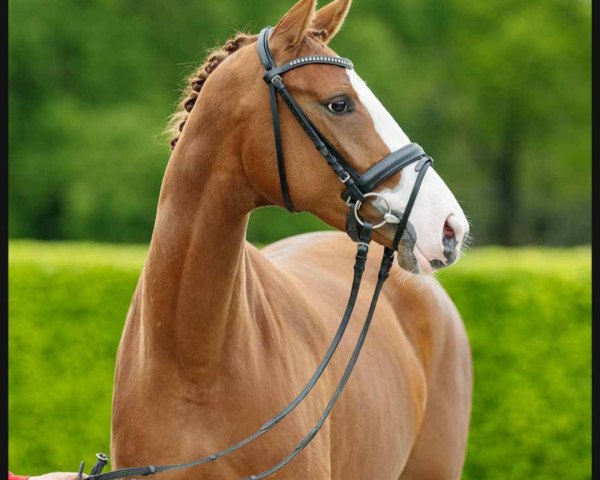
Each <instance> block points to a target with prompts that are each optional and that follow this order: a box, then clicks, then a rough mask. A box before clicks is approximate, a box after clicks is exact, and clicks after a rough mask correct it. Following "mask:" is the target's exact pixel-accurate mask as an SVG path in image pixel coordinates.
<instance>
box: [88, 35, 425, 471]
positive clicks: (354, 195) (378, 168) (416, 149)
mask: <svg viewBox="0 0 600 480" xmlns="http://www.w3.org/2000/svg"><path fill="white" fill-rule="evenodd" d="M270 31H271V27H266V28H264V29H263V30H262V31H261V32H260V34H259V37H258V55H259V57H260V61H261V63H262V65H263V67H264V70H265V74H264V76H263V79H264V81H265V82H266V83H267V85H268V89H269V98H270V104H271V116H272V121H273V131H274V136H275V149H276V153H277V167H278V170H279V181H280V184H281V193H282V197H283V203H284V205H285V206H286V208H287V209H288V210H289V211H291V212H295V210H294V207H293V204H292V200H291V197H290V192H289V188H288V183H287V177H286V171H285V163H284V157H283V146H282V143H281V125H280V121H279V109H278V105H277V94H279V96H280V97H281V98H282V99H283V100H284V102H285V103H286V105H287V106H288V108H289V109H290V110H291V112H292V113H293V114H294V117H295V118H296V120H297V121H298V123H299V124H300V125H301V126H302V128H303V129H304V131H305V132H306V134H307V135H308V137H309V138H310V139H311V141H312V142H313V143H314V145H315V147H316V148H317V150H318V151H319V153H320V154H321V155H322V156H323V157H324V158H325V160H326V161H327V164H328V165H329V166H330V167H331V169H332V170H333V171H334V173H335V174H336V175H337V177H338V178H339V179H340V181H341V182H342V183H343V184H344V185H345V187H346V188H345V189H344V191H343V192H342V195H341V197H342V199H343V200H344V201H345V202H346V204H347V205H348V215H347V220H346V231H347V233H348V235H349V236H350V237H351V238H352V240H354V241H355V242H357V252H356V256H355V263H354V276H353V279H352V288H351V290H350V296H349V298H348V303H347V305H346V309H345V311H344V315H343V317H342V320H341V322H340V325H339V327H338V329H337V331H336V333H335V335H334V337H333V339H332V341H331V343H330V345H329V347H328V348H327V351H326V352H325V355H324V356H323V359H322V360H321V362H320V363H319V365H318V366H317V368H316V370H315V372H314V373H313V375H312V376H311V378H310V379H309V381H308V383H307V384H306V385H305V386H304V388H303V389H302V390H301V391H300V393H298V395H297V396H296V397H295V398H294V399H293V400H292V401H291V402H290V403H289V404H288V405H287V406H286V407H285V408H284V409H283V410H281V411H280V412H279V413H277V414H276V415H275V416H273V417H272V418H271V419H270V420H269V421H267V422H266V423H265V424H263V425H262V426H261V427H260V428H259V429H258V430H257V431H255V432H254V433H252V434H251V435H249V436H248V437H246V438H244V439H243V440H241V441H239V442H238V443H236V444H234V445H231V446H230V447H228V448H226V449H224V450H220V451H218V452H215V453H213V454H212V455H208V456H206V457H203V458H200V459H197V460H194V461H191V462H187V463H180V464H175V465H163V466H154V465H149V466H145V467H132V468H125V469H122V470H116V471H112V472H108V473H101V472H102V469H103V468H104V466H105V465H106V464H107V463H108V457H107V456H106V455H105V454H102V453H99V454H97V458H98V461H97V462H96V464H95V465H94V467H93V468H92V471H91V472H90V475H89V479H90V480H116V479H119V478H128V477H136V476H147V475H153V474H156V473H160V472H166V471H172V470H180V469H184V468H189V467H193V466H197V465H202V464H204V463H209V462H213V461H215V460H217V459H219V458H222V457H224V456H226V455H229V454H230V453H232V452H234V451H236V450H238V449H239V448H241V447H243V446H244V445H246V444H248V443H250V442H251V441H253V440H255V439H256V438H258V437H260V436H261V435H263V434H264V433H266V432H268V431H269V430H271V429H272V428H273V427H275V425H277V424H278V423H279V422H280V421H281V420H283V419H284V418H285V417H286V416H287V415H288V414H289V413H290V412H291V411H292V410H294V409H295V408H296V407H297V406H298V405H299V404H300V403H301V402H302V401H303V400H304V398H305V397H306V396H307V395H308V393H309V392H310V391H311V390H312V389H313V387H314V386H315V384H316V383H317V381H318V380H319V378H320V377H321V375H322V374H323V372H324V371H325V368H326V367H327V365H328V364H329V361H330V360H331V358H332V356H333V354H334V353H335V351H336V349H337V347H338V345H339V343H340V341H341V339H342V337H343V336H344V333H345V331H346V327H347V326H348V322H349V321H350V317H351V315H352V312H353V310H354V305H355V304H356V299H357V297H358V292H359V290H360V284H361V281H362V276H363V273H364V271H365V266H366V261H367V255H368V252H369V244H370V242H371V235H372V231H373V229H375V228H379V227H381V226H383V225H384V224H385V223H387V221H388V219H389V218H390V217H389V215H392V216H394V215H393V214H392V212H391V209H390V207H389V204H388V203H387V201H386V200H385V199H384V198H383V197H382V196H381V195H380V194H378V193H376V192H373V189H374V188H375V187H376V186H377V185H379V184H380V183H381V182H383V181H384V180H386V179H387V178H389V177H390V176H392V175H393V174H395V173H397V172H399V171H400V170H402V169H403V168H405V167H407V166H408V165H411V164H413V163H416V166H415V170H416V171H417V172H418V174H417V178H416V180H415V183H414V186H413V189H412V192H411V194H410V196H409V199H408V202H407V204H406V207H405V209H404V213H403V214H402V218H401V219H400V220H399V223H398V228H397V230H396V234H395V235H394V240H393V242H392V248H389V247H385V248H384V252H383V258H382V260H381V266H380V268H379V273H378V276H377V283H376V285H375V289H374V292H373V297H372V299H371V304H370V307H369V311H368V313H367V316H366V318H365V321H364V324H363V326H362V329H361V331H360V334H359V337H358V339H357V341H356V344H355V346H354V349H353V351H352V355H351V356H350V359H349V360H348V363H347V364H346V368H345V370H344V373H343V374H342V377H341V379H340V380H339V382H338V385H337V386H336V389H335V391H334V393H333V395H332V396H331V398H330V399H329V402H328V403H327V405H326V407H325V409H324V410H323V413H322V414H321V416H320V417H319V420H318V421H317V423H316V424H315V425H314V427H313V428H312V429H310V431H309V432H308V433H307V434H306V435H305V436H304V438H302V439H301V440H300V441H299V442H298V444H297V445H296V447H295V448H294V450H293V451H292V452H290V453H289V454H288V455H287V456H286V457H284V458H283V459H281V460H280V461H279V462H278V463H276V464H275V465H274V466H272V467H271V468H269V469H267V470H264V471H262V472H260V473H257V474H255V475H250V476H248V477H245V478H244V479H243V480H259V479H262V478H265V477H267V476H269V475H271V474H273V473H275V472H277V471H278V470H280V469H281V468H283V467H284V466H285V465H287V464H288V463H289V462H290V461H292V460H293V459H294V458H295V457H296V456H297V455H298V454H299V453H300V452H301V451H302V450H303V449H304V448H305V447H306V446H307V445H308V444H309V443H310V442H311V441H312V439H313V438H314V437H315V435H316V434H317V433H318V432H319V430H320V429H321V427H322V426H323V424H324V423H325V421H326V420H327V417H328V416H329V414H330V412H331V410H332V409H333V407H334V405H335V403H336V402H337V400H338V398H339V396H340V395H341V393H342V391H343V390H344V387H345V386H346V383H347V382H348V379H349V378H350V374H351V373H352V370H353V369H354V366H355V364H356V361H357V360H358V356H359V354H360V351H361V349H362V346H363V344H364V341H365V339H366V336H367V333H368V330H369V327H370V325H371V320H372V318H373V314H374V313H375V307H376V305H377V301H378V299H379V295H380V293H381V290H382V288H383V284H384V282H385V280H386V279H387V277H388V276H389V272H390V269H391V267H392V264H393V260H394V252H395V251H396V250H397V248H398V245H399V243H400V241H401V239H402V236H403V234H404V231H405V230H406V226H407V224H408V218H409V216H410V212H411V211H412V208H413V206H414V203H415V200H416V198H417V194H418V192H419V189H420V187H421V183H422V181H423V177H424V176H425V173H426V171H427V169H428V167H429V166H430V165H431V163H432V162H433V160H432V159H431V157H429V156H428V155H426V154H425V152H424V151H423V149H422V148H421V147H420V146H419V145H417V144H416V143H411V144H408V145H406V146H404V147H402V148H400V149H399V150H396V151H394V152H392V153H390V154H389V155H387V156H386V157H385V158H383V159H382V160H380V161H379V162H378V163H377V164H376V165H374V166H373V167H371V168H370V169H368V170H367V171H366V172H364V173H363V174H362V175H361V174H360V173H358V172H357V171H356V170H355V169H354V168H353V167H352V166H351V165H350V164H348V162H347V161H346V160H345V159H344V158H343V157H342V156H341V155H340V153H339V152H338V151H337V150H336V149H335V148H334V147H333V146H332V145H331V143H330V142H329V141H328V140H327V139H326V138H325V136H323V134H321V133H320V132H319V131H318V129H317V128H316V127H315V126H314V124H313V123H312V122H311V121H310V119H309V118H308V116H307V115H306V114H305V113H304V111H303V110H302V108H300V106H299V105H298V103H297V102H296V101H295V100H294V97H293V96H292V95H291V94H290V92H289V91H288V90H287V88H286V87H285V84H284V82H283V79H282V75H283V74H285V73H286V72H288V71H290V70H293V69H295V68H299V67H302V66H305V65H311V64H324V65H333V66H337V67H340V68H346V69H352V68H353V64H352V62H351V61H350V60H348V59H346V58H340V57H329V56H319V55H316V56H308V57H300V58H296V59H294V60H292V61H290V62H288V63H286V64H284V65H282V66H280V67H277V66H276V64H275V60H274V58H273V55H272V53H271V50H270V48H269V32H270ZM369 197H375V198H379V199H381V201H382V202H383V203H384V204H386V205H387V213H386V214H385V215H384V217H383V221H382V222H380V223H379V224H375V225H374V224H373V223H370V222H367V221H366V220H363V219H361V217H360V215H359V210H360V207H361V205H362V204H363V202H364V201H365V200H366V199H367V198H369ZM83 468H84V463H83V462H81V464H80V467H79V475H78V480H81V478H82V475H83Z"/></svg>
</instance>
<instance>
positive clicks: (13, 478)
mask: <svg viewBox="0 0 600 480" xmlns="http://www.w3.org/2000/svg"><path fill="white" fill-rule="evenodd" d="M28 478H29V477H28V476H23V475H15V474H13V473H10V472H8V480H27V479H28Z"/></svg>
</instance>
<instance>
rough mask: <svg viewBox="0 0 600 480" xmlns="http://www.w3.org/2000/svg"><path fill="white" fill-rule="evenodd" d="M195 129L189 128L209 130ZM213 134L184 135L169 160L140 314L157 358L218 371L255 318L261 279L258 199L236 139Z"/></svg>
mask: <svg viewBox="0 0 600 480" xmlns="http://www.w3.org/2000/svg"><path fill="white" fill-rule="evenodd" d="M190 120H192V119H190ZM188 123H192V125H190V124H188V125H187V126H186V130H190V131H196V132H197V131H201V130H202V129H200V128H194V125H193V122H189V121H188ZM205 128H206V125H205ZM206 130H207V131H206V132H205V133H204V134H200V135H190V137H189V138H187V137H186V135H185V133H186V132H185V131H184V135H182V137H181V138H180V140H179V143H178V145H177V148H176V149H175V151H174V153H173V155H172V156H171V159H170V160H169V165H168V166H167V169H166V172H165V176H164V178H163V183H162V187H161V193H160V198H159V204H158V209H157V216H156V222H155V227H154V232H153V236H152V240H151V243H150V248H149V252H148V256H147V260H146V264H145V266H144V271H143V273H142V282H141V290H140V293H141V302H142V307H141V310H140V311H141V317H142V329H141V331H142V332H143V333H142V335H143V336H144V345H151V348H152V352H154V353H155V354H158V355H159V356H160V357H161V359H165V358H166V357H169V358H170V359H171V360H174V359H175V360H176V364H177V365H185V366H186V367H189V366H196V367H198V368H203V367H206V368H209V369H210V367H211V366H214V364H216V363H218V362H219V360H220V358H221V356H222V355H223V354H224V352H225V351H226V348H225V347H226V343H227V341H228V340H229V339H231V333H232V332H237V333H240V332H241V331H243V330H244V329H243V328H241V324H242V323H243V322H244V319H245V318H247V317H248V307H247V305H248V301H247V296H248V295H249V294H250V288H248V284H253V283H254V282H251V281H249V280H251V278H249V277H251V276H252V275H254V273H253V272H252V271H251V270H252V269H251V267H250V261H249V256H248V253H247V251H246V242H245V236H246V227H247V223H248V217H249V211H250V210H251V209H252V207H253V193H252V191H251V189H250V187H249V185H248V184H247V181H246V180H245V175H244V174H243V171H241V170H239V168H238V167H237V165H238V164H239V162H236V161H235V158H234V157H235V155H236V153H235V151H234V148H233V145H234V144H235V141H230V142H228V141H226V140H222V139H221V140H215V139H216V138H217V136H216V135H215V133H214V132H212V134H211V132H208V130H211V128H206ZM190 133H191V132H190ZM228 145H232V147H229V146H228ZM146 350H147V349H146ZM173 357H175V358H173ZM169 363H171V364H172V363H173V362H169Z"/></svg>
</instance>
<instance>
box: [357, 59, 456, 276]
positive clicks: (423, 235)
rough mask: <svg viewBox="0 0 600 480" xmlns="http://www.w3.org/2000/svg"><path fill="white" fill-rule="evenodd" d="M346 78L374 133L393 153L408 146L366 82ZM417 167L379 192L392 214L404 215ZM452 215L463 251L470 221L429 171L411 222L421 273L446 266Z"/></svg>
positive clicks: (434, 172) (453, 224)
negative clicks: (440, 264) (448, 223)
mask: <svg viewBox="0 0 600 480" xmlns="http://www.w3.org/2000/svg"><path fill="white" fill-rule="evenodd" d="M347 74H348V76H349V77H350V83H351V84H352V87H353V88H354V90H355V91H356V93H357V95H358V98H359V100H360V102H361V103H362V104H363V105H364V106H365V108H366V109H367V111H368V112H369V114H370V115H371V118H372V120H373V125H374V126H375V131H376V132H377V133H378V134H379V136H380V137H381V140H382V141H383V142H384V143H385V145H386V146H387V147H388V148H389V149H390V152H393V151H395V150H398V149H399V148H401V147H403V146H405V145H408V144H409V143H410V140H409V138H408V137H407V135H406V134H405V133H404V132H403V131H402V129H401V128H400V126H399V125H398V123H396V121H395V120H394V118H393V117H392V116H391V115H390V113H389V112H388V111H387V110H386V108H385V107H384V106H383V105H382V104H381V102H380V101H379V99H378V98H377V97H376V96H375V95H374V94H373V92H372V91H371V89H370V88H369V87H368V86H367V84H366V83H365V82H364V80H363V79H362V78H360V77H359V76H358V74H357V73H356V72H355V71H354V70H347ZM414 166H415V165H414V164H413V165H409V166H408V167H406V168H404V170H402V175H401V180H400V183H399V184H398V185H397V186H396V187H394V188H387V189H384V190H382V191H380V192H378V193H381V194H382V195H383V196H384V198H385V199H386V200H387V202H388V203H389V205H390V207H391V208H392V209H393V210H399V211H404V208H405V206H406V203H407V202H408V197H409V196H410V194H411V192H412V188H413V186H414V183H415V180H416V178H417V172H416V171H415V169H414ZM450 215H454V218H453V219H452V220H453V221H452V226H453V227H454V230H455V234H456V238H457V239H458V240H459V242H460V243H459V245H458V248H460V247H461V246H462V241H463V240H464V236H465V234H466V233H467V232H468V222H467V219H466V217H465V215H464V213H463V211H462V209H461V208H460V205H459V204H458V202H457V201H456V198H454V195H453V194H452V192H451V191H450V189H449V188H448V187H447V186H446V184H445V183H444V181H443V180H442V179H441V178H440V176H439V175H438V174H437V172H436V171H435V170H434V169H433V168H431V167H430V168H429V169H428V170H427V173H426V174H425V177H424V180H423V183H422V184H421V188H420V190H419V193H418V195H417V200H416V202H415V205H414V207H413V210H412V212H411V214H410V219H409V221H410V223H411V224H412V225H413V226H414V228H415V231H416V234H417V242H416V245H415V249H414V251H413V253H414V255H415V257H416V258H417V260H418V261H419V265H420V267H421V270H422V271H425V272H427V271H431V267H430V265H429V262H428V261H429V260H441V261H442V262H444V263H445V262H446V260H445V257H444V246H443V244H442V238H443V228H444V223H445V221H446V220H447V219H448V217H449V216H450Z"/></svg>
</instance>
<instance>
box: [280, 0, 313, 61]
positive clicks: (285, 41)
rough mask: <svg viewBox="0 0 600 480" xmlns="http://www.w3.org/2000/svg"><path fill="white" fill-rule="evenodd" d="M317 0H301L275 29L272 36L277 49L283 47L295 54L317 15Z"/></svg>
mask: <svg viewBox="0 0 600 480" xmlns="http://www.w3.org/2000/svg"><path fill="white" fill-rule="evenodd" d="M316 5H317V0H299V2H298V3H296V5H294V6H293V7H292V8H291V9H290V10H289V11H288V12H287V13H286V14H285V15H284V16H283V17H282V19H281V20H279V23H277V25H276V26H275V28H274V29H273V32H272V33H271V36H270V42H271V45H272V46H273V48H274V49H275V50H277V49H283V50H286V51H287V52H289V53H291V54H294V53H296V52H297V51H298V49H299V48H300V44H301V43H302V39H303V38H304V34H305V33H306V30H307V29H308V27H309V25H310V22H311V20H312V19H313V17H314V15H315V7H316Z"/></svg>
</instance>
